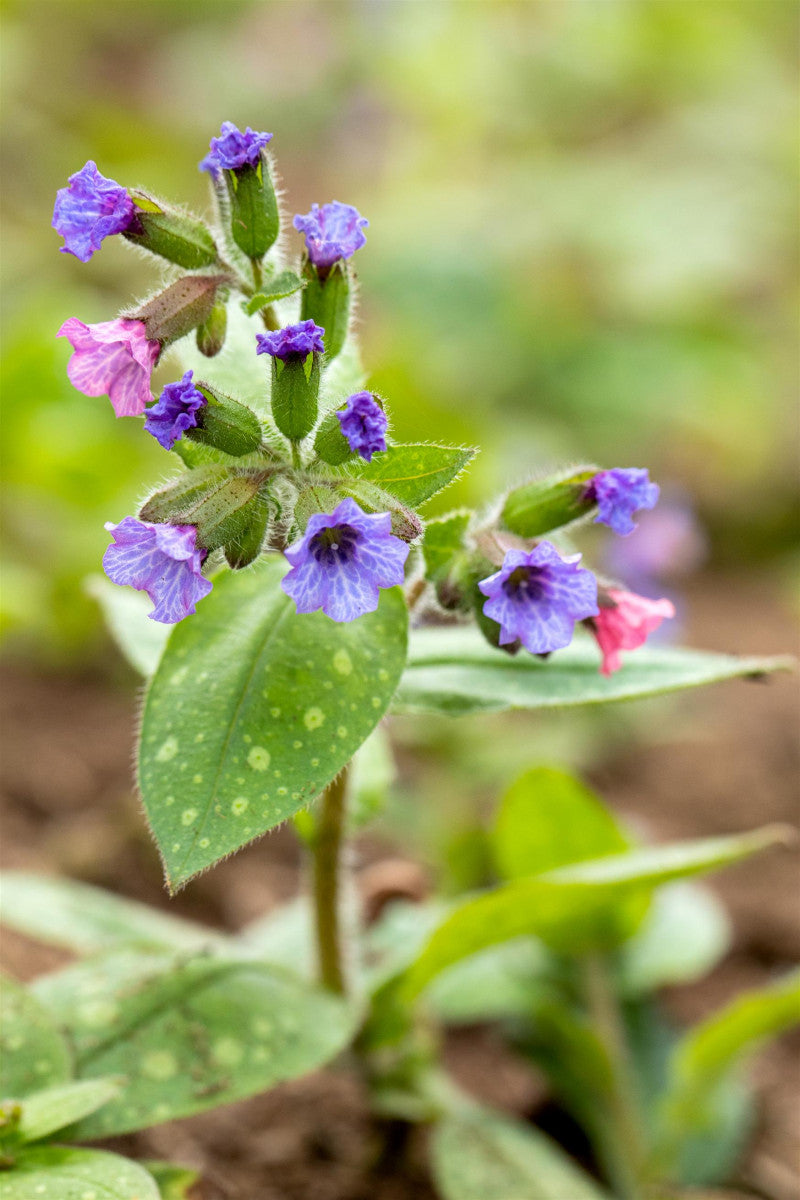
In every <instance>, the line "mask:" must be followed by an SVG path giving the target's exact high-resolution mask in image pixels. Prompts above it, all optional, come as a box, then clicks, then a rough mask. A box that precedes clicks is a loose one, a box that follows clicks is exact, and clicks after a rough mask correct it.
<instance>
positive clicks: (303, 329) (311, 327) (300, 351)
mask: <svg viewBox="0 0 800 1200" xmlns="http://www.w3.org/2000/svg"><path fill="white" fill-rule="evenodd" d="M324 332H325V330H324V329H322V328H321V327H320V326H319V325H315V324H314V322H313V321H298V323H297V324H296V325H286V326H285V327H284V328H283V329H276V330H275V332H274V333H257V334H256V344H257V346H258V349H257V350H256V354H271V355H272V357H273V358H282V359H283V360H284V361H286V360H287V359H293V358H294V359H299V358H305V357H306V355H308V354H311V353H317V354H321V353H322V352H323V351H324V349H325V344H324V342H323V340H322V335H323V334H324Z"/></svg>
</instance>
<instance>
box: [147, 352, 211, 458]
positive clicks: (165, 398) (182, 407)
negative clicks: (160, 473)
mask: <svg viewBox="0 0 800 1200" xmlns="http://www.w3.org/2000/svg"><path fill="white" fill-rule="evenodd" d="M207 403H208V401H207V400H206V398H205V396H204V395H203V393H202V392H198V390H197V388H196V387H195V386H194V384H193V383H192V372H191V371H187V372H186V374H185V375H184V377H183V379H181V380H180V381H179V382H178V383H168V384H167V386H166V387H165V388H164V390H163V392H162V393H161V395H160V396H159V398H158V403H157V404H154V405H153V407H152V408H151V409H149V410H148V413H147V416H146V417H145V421H144V427H145V429H146V430H147V432H148V433H152V435H153V437H154V438H155V439H156V441H157V442H158V443H159V444H160V445H162V446H163V447H164V449H165V450H171V449H172V447H173V446H174V445H175V443H176V442H177V441H178V440H179V439H180V438H182V437H183V435H184V433H185V432H186V430H187V429H194V427H195V426H196V425H197V410H198V408H203V406H204V405H205V404H207Z"/></svg>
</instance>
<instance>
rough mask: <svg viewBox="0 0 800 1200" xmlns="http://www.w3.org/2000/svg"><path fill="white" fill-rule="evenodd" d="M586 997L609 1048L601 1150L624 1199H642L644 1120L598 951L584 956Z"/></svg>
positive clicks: (607, 978)
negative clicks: (609, 1079)
mask: <svg viewBox="0 0 800 1200" xmlns="http://www.w3.org/2000/svg"><path fill="white" fill-rule="evenodd" d="M584 995H585V998H586V1003H587V1006H588V1009H589V1016H590V1019H591V1022H592V1025H593V1026H594V1030H595V1033H596V1034H597V1036H598V1038H599V1039H600V1041H601V1042H602V1043H603V1046H604V1047H605V1050H606V1053H607V1054H608V1059H609V1062H610V1065H611V1071H612V1084H611V1094H610V1096H609V1108H608V1111H607V1113H606V1120H604V1121H603V1122H602V1129H603V1133H604V1136H603V1137H602V1138H601V1139H600V1141H601V1143H602V1144H601V1145H600V1146H598V1150H599V1151H600V1153H601V1156H602V1158H603V1161H604V1163H605V1166H606V1170H607V1171H608V1175H609V1179H610V1182H611V1184H612V1186H613V1187H614V1190H615V1192H616V1193H617V1195H618V1196H619V1197H620V1198H621V1200H639V1198H640V1196H641V1188H640V1184H639V1181H640V1178H641V1170H642V1165H643V1162H644V1159H645V1153H646V1148H645V1145H644V1134H643V1131H642V1128H641V1122H640V1111H641V1110H640V1106H639V1103H638V1098H637V1087H636V1079H635V1076H634V1071H633V1064H632V1062H631V1058H630V1050H629V1048H628V1043H627V1039H626V1036H625V1030H624V1028H623V1024H622V1017H621V1014H620V1011H619V1007H618V1005H617V1001H616V997H615V995H614V992H613V989H612V984H611V982H610V980H609V977H608V970H607V966H606V963H605V961H604V960H603V958H602V957H601V956H600V955H591V956H589V957H588V958H587V959H586V960H585V966H584Z"/></svg>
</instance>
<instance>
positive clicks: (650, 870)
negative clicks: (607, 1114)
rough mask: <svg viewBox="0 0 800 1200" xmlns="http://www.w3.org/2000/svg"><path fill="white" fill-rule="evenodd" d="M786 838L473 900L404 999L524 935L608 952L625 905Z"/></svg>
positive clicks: (447, 928)
mask: <svg viewBox="0 0 800 1200" xmlns="http://www.w3.org/2000/svg"><path fill="white" fill-rule="evenodd" d="M781 836H782V830H780V828H777V829H776V828H775V827H769V826H767V827H765V828H764V829H762V830H756V831H755V832H753V833H749V834H740V835H736V836H732V837H720V838H706V839H702V840H697V841H691V842H676V843H673V844H672V845H665V846H653V847H647V848H645V849H637V850H632V851H629V852H627V853H624V854H615V855H610V856H609V857H607V858H600V859H592V860H589V861H587V862H582V863H577V864H573V865H571V866H568V867H560V868H558V869H557V870H555V871H550V872H548V873H547V874H545V875H540V876H536V877H534V878H530V879H522V880H516V881H514V882H512V883H508V884H505V885H504V886H502V887H498V888H496V889H495V890H494V891H491V892H487V893H486V894H485V895H483V896H479V897H478V898H477V899H474V900H468V901H467V902H466V903H465V904H462V905H461V906H459V907H458V908H456V909H455V910H454V911H453V912H452V913H451V914H450V916H449V917H447V918H446V919H445V921H444V923H443V924H442V925H440V927H439V928H438V929H437V930H436V931H435V933H434V934H433V936H432V937H431V939H430V941H429V942H428V944H427V945H426V946H425V948H424V949H423V951H422V954H421V955H420V957H419V958H418V959H417V961H416V962H415V963H414V964H413V966H412V967H411V968H410V970H409V971H408V973H407V975H406V977H405V980H404V981H403V983H402V984H401V992H402V995H403V996H404V997H406V998H407V999H411V997H413V996H415V995H416V994H417V993H418V992H420V991H421V990H422V989H423V988H424V987H425V986H426V985H427V984H428V983H429V982H430V980H431V979H433V978H434V976H435V975H437V974H438V973H439V972H440V971H442V970H444V968H445V967H447V966H449V965H450V964H451V963H454V962H458V961H459V960H460V959H462V958H466V957H467V956H468V955H470V954H474V953H475V952H476V951H477V950H481V949H483V948H484V947H486V946H492V945H495V944H496V943H498V942H504V941H507V940H508V939H509V938H513V937H519V936H520V935H522V934H533V935H534V936H537V937H540V938H541V939H542V941H544V942H545V943H546V944H547V945H548V946H550V947H551V948H552V949H554V950H557V951H558V952H559V953H562V954H570V955H575V954H578V955H580V954H583V953H586V952H588V951H590V950H595V949H608V948H609V947H610V946H611V945H614V944H615V943H618V942H619V941H620V940H621V939H622V937H623V936H624V934H623V929H624V926H623V924H622V922H621V921H620V905H621V904H627V903H629V902H630V901H631V900H632V899H633V898H636V897H645V898H646V897H648V896H649V894H650V892H651V891H652V890H653V889H654V888H656V887H658V886H659V885H661V884H664V883H669V882H671V881H672V880H674V879H681V878H684V877H686V876H691V875H695V874H700V873H702V872H705V871H711V870H714V869H716V868H718V867H721V866H724V865H726V864H727V863H731V862H736V861H737V860H739V859H741V858H746V857H747V856H749V855H750V854H753V853H755V852H756V851H758V850H761V849H763V848H765V847H766V846H769V845H773V844H775V842H776V841H778V840H780V838H781ZM633 927H635V925H634V926H633ZM632 932H633V928H629V930H628V933H629V934H630V933H632Z"/></svg>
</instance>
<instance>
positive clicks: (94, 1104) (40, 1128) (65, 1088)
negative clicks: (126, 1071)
mask: <svg viewBox="0 0 800 1200" xmlns="http://www.w3.org/2000/svg"><path fill="white" fill-rule="evenodd" d="M121 1084H122V1081H121V1080H119V1079H83V1080H78V1081H77V1082H76V1081H72V1082H70V1083H62V1084H58V1085H57V1086H56V1087H51V1088H46V1089H45V1090H44V1091H42V1092H34V1094H33V1095H32V1096H29V1097H28V1099H27V1100H26V1101H25V1103H24V1104H23V1106H22V1120H21V1121H20V1126H19V1133H20V1137H21V1139H22V1141H23V1142H38V1141H40V1140H41V1139H42V1138H45V1137H47V1136H48V1135H49V1134H51V1133H55V1132H56V1131H57V1130H59V1129H66V1127H67V1126H68V1125H72V1124H73V1122H74V1121H79V1120H80V1119H81V1117H87V1116H89V1114H90V1113H93V1112H96V1111H97V1109H99V1108H102V1106H103V1105H104V1104H107V1103H108V1101H109V1100H111V1099H112V1098H113V1097H114V1096H116V1095H118V1094H119V1091H120V1088H121Z"/></svg>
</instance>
